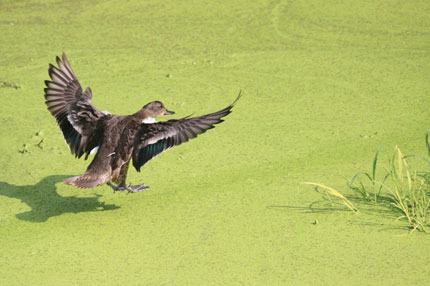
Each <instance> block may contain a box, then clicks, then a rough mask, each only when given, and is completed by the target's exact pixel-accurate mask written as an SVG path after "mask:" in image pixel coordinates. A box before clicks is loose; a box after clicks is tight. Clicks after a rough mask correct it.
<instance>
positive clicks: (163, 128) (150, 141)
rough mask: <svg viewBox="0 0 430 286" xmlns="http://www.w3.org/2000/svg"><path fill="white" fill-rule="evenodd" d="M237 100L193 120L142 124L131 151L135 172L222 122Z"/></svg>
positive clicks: (186, 118) (187, 118)
mask: <svg viewBox="0 0 430 286" xmlns="http://www.w3.org/2000/svg"><path fill="white" fill-rule="evenodd" d="M239 98H240V94H239V96H238V97H237V99H236V100H235V101H234V102H233V103H232V104H231V105H230V106H228V107H226V108H224V109H222V110H220V111H218V112H214V113H211V114H207V115H203V116H198V117H194V118H189V116H188V117H185V118H182V119H178V120H169V121H165V122H159V123H153V124H142V125H141V126H140V129H139V130H138V132H137V133H136V136H135V139H134V150H133V166H134V167H135V168H136V170H137V171H140V168H141V167H142V166H143V165H145V164H146V163H147V162H148V161H149V160H151V159H152V158H154V157H156V156H158V155H159V154H161V153H162V152H163V151H165V150H168V149H170V148H172V147H174V146H178V145H180V144H182V143H184V142H187V141H188V140H190V139H192V138H195V137H197V135H199V134H202V133H204V132H206V130H209V129H212V128H214V127H215V126H214V125H215V124H218V123H221V122H223V121H224V120H222V119H221V118H222V117H224V116H226V115H228V114H229V113H230V112H231V109H232V108H233V106H234V104H235V103H236V102H237V100H238V99H239Z"/></svg>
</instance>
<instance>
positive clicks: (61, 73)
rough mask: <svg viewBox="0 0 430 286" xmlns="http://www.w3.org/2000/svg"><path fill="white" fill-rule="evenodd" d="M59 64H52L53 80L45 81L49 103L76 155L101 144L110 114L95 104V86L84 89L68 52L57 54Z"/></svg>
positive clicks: (78, 155)
mask: <svg viewBox="0 0 430 286" xmlns="http://www.w3.org/2000/svg"><path fill="white" fill-rule="evenodd" d="M57 64H58V68H57V67H55V66H53V65H52V64H49V76H50V77H51V81H48V80H47V81H45V84H46V86H47V87H46V88H45V99H46V101H45V103H46V105H47V106H48V110H49V111H50V112H51V114H52V115H53V116H54V117H55V119H56V120H57V124H58V126H59V127H60V129H61V131H62V132H63V136H64V140H65V141H66V143H67V145H68V146H69V148H70V151H71V152H72V154H74V155H75V157H78V158H80V157H81V156H82V155H83V154H84V153H87V155H86V157H85V159H86V158H87V157H88V154H89V153H90V151H91V150H92V149H93V148H94V147H96V146H98V145H99V140H100V137H101V135H102V134H103V128H102V127H101V125H102V124H101V123H102V121H103V120H101V119H102V118H105V117H106V115H105V114H103V113H102V112H101V111H100V110H98V109H97V108H95V107H94V105H92V104H91V97H92V94H91V89H90V88H89V87H87V89H86V90H85V91H84V92H82V88H81V85H80V84H79V82H78V79H77V78H76V75H75V74H74V72H73V71H72V68H71V67H70V64H69V62H68V61H67V58H66V55H65V54H64V53H63V56H62V61H61V60H60V58H59V57H57Z"/></svg>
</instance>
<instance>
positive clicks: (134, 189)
mask: <svg viewBox="0 0 430 286" xmlns="http://www.w3.org/2000/svg"><path fill="white" fill-rule="evenodd" d="M107 184H108V186H110V187H111V188H112V189H113V192H114V193H115V192H116V191H120V192H122V191H125V190H127V191H128V193H138V192H141V191H143V190H146V189H149V187H148V186H144V185H143V184H141V185H134V186H132V185H131V184H125V183H124V182H121V183H119V184H118V185H117V186H115V185H114V184H112V183H111V182H108V183H107Z"/></svg>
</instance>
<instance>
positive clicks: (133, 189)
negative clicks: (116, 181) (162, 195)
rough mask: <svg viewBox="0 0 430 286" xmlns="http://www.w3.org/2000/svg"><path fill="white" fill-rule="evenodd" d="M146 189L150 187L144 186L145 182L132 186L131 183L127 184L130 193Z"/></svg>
mask: <svg viewBox="0 0 430 286" xmlns="http://www.w3.org/2000/svg"><path fill="white" fill-rule="evenodd" d="M146 189H149V187H148V186H144V185H143V184H140V185H134V186H131V185H130V184H128V185H127V191H128V193H138V192H141V191H143V190H146Z"/></svg>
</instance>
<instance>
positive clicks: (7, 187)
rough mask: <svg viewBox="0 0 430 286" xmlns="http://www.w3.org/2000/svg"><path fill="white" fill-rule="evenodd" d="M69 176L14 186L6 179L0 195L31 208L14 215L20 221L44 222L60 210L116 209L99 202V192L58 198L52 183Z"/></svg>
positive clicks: (62, 212)
mask: <svg viewBox="0 0 430 286" xmlns="http://www.w3.org/2000/svg"><path fill="white" fill-rule="evenodd" d="M68 177H70V176H66V175H52V176H47V177H45V178H43V179H42V180H40V181H39V182H38V183H37V184H35V185H27V186H17V185H12V184H9V183H6V182H0V195H1V196H6V197H9V198H14V199H19V200H21V201H22V202H23V203H26V204H27V205H28V206H29V207H30V208H31V210H30V211H27V212H23V213H19V214H16V215H15V216H16V217H17V218H18V219H20V220H24V221H30V222H44V221H47V220H48V219H49V218H50V217H53V216H58V215H61V214H64V213H80V212H93V211H107V210H115V209H118V208H119V206H116V205H106V204H105V203H104V202H99V197H101V195H96V196H95V197H85V198H80V197H75V196H72V197H62V196H60V195H59V194H58V193H57V188H56V186H55V184H56V183H58V182H61V181H63V180H64V179H66V178H68Z"/></svg>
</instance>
